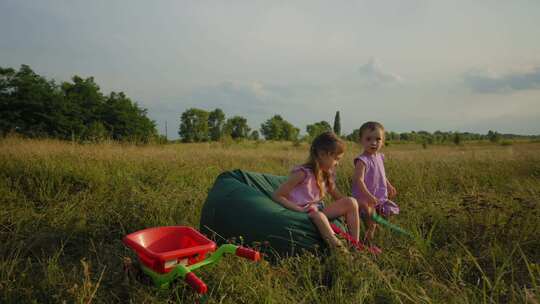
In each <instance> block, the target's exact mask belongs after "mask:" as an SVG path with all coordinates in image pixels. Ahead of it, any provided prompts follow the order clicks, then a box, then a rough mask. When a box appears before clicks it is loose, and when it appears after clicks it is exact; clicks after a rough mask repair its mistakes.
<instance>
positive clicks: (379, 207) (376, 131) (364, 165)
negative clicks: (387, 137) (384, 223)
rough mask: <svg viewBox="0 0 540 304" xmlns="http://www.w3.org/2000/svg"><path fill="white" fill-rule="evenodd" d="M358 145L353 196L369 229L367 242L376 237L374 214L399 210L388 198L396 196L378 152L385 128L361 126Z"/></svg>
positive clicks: (382, 159) (386, 214)
mask: <svg viewBox="0 0 540 304" xmlns="http://www.w3.org/2000/svg"><path fill="white" fill-rule="evenodd" d="M359 143H360V145H361V146H362V147H363V148H364V151H363V152H362V153H361V154H360V155H358V156H357V157H356V158H355V159H354V167H355V168H354V177H353V183H352V194H353V196H354V197H355V198H356V199H357V200H358V205H359V207H360V209H361V210H362V212H363V213H364V214H367V216H366V221H367V225H368V229H367V231H366V235H365V239H366V241H368V242H369V241H370V240H371V239H373V235H374V234H375V229H376V227H377V226H376V224H375V223H374V222H373V221H372V220H371V216H372V215H373V213H374V212H377V213H379V214H380V215H382V216H384V217H388V216H390V215H393V214H398V213H399V207H398V205H397V204H396V203H394V202H392V201H391V200H390V199H389V198H394V197H395V196H396V194H397V191H396V188H394V186H392V184H390V181H388V179H387V178H386V173H385V171H384V155H383V154H382V153H379V150H380V149H381V147H382V146H383V143H384V127H383V125H381V124H380V123H378V122H373V121H369V122H366V123H364V124H363V125H362V126H361V127H360V131H359Z"/></svg>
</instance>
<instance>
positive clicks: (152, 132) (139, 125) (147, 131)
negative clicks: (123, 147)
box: [100, 92, 158, 143]
mask: <svg viewBox="0 0 540 304" xmlns="http://www.w3.org/2000/svg"><path fill="white" fill-rule="evenodd" d="M100 116H101V118H100V121H102V122H103V123H104V125H105V127H106V129H107V131H108V133H109V134H110V135H111V137H112V138H113V139H115V140H123V141H132V142H144V143H147V142H149V141H150V139H151V138H153V137H157V136H158V135H157V130H156V124H155V122H154V121H153V120H150V119H149V118H148V117H147V110H146V109H144V108H140V107H139V106H138V105H137V103H135V102H133V101H132V100H131V99H130V98H129V97H127V96H126V94H124V93H123V92H111V93H110V94H109V96H107V97H106V98H105V102H104V105H103V106H102V113H100Z"/></svg>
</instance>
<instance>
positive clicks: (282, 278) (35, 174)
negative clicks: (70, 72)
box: [0, 138, 540, 303]
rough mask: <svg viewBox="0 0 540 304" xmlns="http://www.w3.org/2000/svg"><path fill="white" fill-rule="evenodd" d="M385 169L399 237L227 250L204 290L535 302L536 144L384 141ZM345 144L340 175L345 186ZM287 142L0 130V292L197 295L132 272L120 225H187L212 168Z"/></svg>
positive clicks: (263, 296)
mask: <svg viewBox="0 0 540 304" xmlns="http://www.w3.org/2000/svg"><path fill="white" fill-rule="evenodd" d="M384 152H385V154H386V159H387V162H386V169H387V173H388V175H389V178H390V179H391V180H392V182H393V183H394V184H395V185H396V187H397V188H398V191H399V197H398V200H397V201H398V202H399V203H400V205H401V207H402V210H403V212H402V214H400V215H399V216H397V217H396V218H395V219H394V221H395V222H397V223H399V224H401V225H403V226H404V227H406V228H408V229H409V230H411V231H412V232H413V233H414V235H415V239H414V240H412V241H408V240H405V239H402V238H400V237H399V236H395V235H392V234H391V233H390V232H388V231H385V230H381V231H379V233H378V236H377V241H378V243H379V244H380V246H381V247H382V248H384V250H385V252H384V254H383V255H382V256H380V257H379V258H373V257H371V256H368V255H365V254H356V253H355V254H354V258H353V259H351V260H348V259H342V258H340V257H334V256H332V257H321V256H317V255H312V254H306V255H303V256H301V257H295V258H288V259H284V260H282V261H280V262H279V263H278V264H277V265H271V264H268V263H266V262H263V263H261V264H257V265H254V264H250V263H247V262H244V261H241V260H237V259H234V258H231V259H227V260H226V261H223V262H222V263H221V264H219V265H215V266H212V267H208V268H205V269H202V272H201V273H200V277H202V278H204V280H205V281H206V282H207V284H208V286H209V288H210V294H209V299H208V300H209V302H210V303H360V302H367V303H519V302H521V303H525V302H529V303H535V302H538V301H539V295H540V290H539V285H538V284H539V279H540V266H539V265H540V237H539V234H540V233H539V232H540V223H539V218H540V207H539V194H540V153H539V152H540V144H538V143H516V144H514V145H511V146H499V145H485V144H475V145H464V146H460V147H456V146H429V147H428V149H422V146H419V145H393V146H390V147H387V148H385V151H384ZM356 153H358V148H357V147H355V146H354V145H350V146H349V149H348V151H347V154H346V157H345V160H344V161H343V163H342V164H341V166H340V169H339V172H338V177H337V179H338V186H339V187H340V188H341V189H342V191H344V192H350V177H351V175H352V169H353V168H352V158H353V157H354V155H355V154H356ZM306 157H307V146H306V145H305V144H304V145H300V146H294V145H292V144H291V143H255V142H241V143H204V144H174V145H164V146H134V145H121V144H117V143H104V144H91V145H79V144H72V143H69V142H61V141H54V140H25V139H19V138H7V139H4V140H1V141H0V204H1V208H0V242H1V244H2V246H0V302H2V303H23V302H30V303H31V302H53V303H57V302H62V301H66V302H81V303H89V302H94V303H101V302H104V303H109V302H122V303H126V302H133V303H149V302H150V303H153V302H156V303H159V302H186V303H191V302H193V301H195V300H196V296H195V295H194V294H193V293H192V292H191V291H190V290H189V289H188V288H187V287H186V286H184V285H183V284H178V285H176V286H175V287H174V288H172V289H170V290H167V291H159V290H156V289H154V288H153V287H152V286H147V285H144V284H141V283H139V282H137V281H133V280H130V279H129V278H128V277H126V276H125V275H124V273H123V268H122V259H123V257H125V256H130V255H131V254H132V253H131V252H129V250H127V249H126V248H125V247H124V246H123V245H122V243H121V238H122V237H123V236H124V235H125V234H127V233H129V232H132V231H135V230H139V229H143V228H146V227H152V226H160V225H192V226H195V227H197V226H198V220H199V216H200V210H201V206H202V204H203V202H204V200H205V198H206V194H207V191H208V189H209V188H210V187H211V185H212V183H213V181H214V179H215V177H216V176H217V175H218V174H219V173H221V172H222V171H225V170H230V169H235V168H242V169H245V170H252V171H258V172H268V173H274V174H286V173H287V172H288V170H289V169H290V168H291V167H292V166H293V165H295V164H298V163H300V162H302V161H304V159H305V158H306Z"/></svg>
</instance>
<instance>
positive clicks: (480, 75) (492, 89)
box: [463, 66, 540, 93]
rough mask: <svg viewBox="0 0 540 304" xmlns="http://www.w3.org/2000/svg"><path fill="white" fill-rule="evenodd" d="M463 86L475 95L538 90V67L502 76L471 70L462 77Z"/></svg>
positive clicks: (539, 71) (539, 70) (539, 79)
mask: <svg viewBox="0 0 540 304" xmlns="http://www.w3.org/2000/svg"><path fill="white" fill-rule="evenodd" d="M463 81H464V82H465V85H466V86H467V87H469V88H470V89H471V90H472V91H473V92H476V93H512V92H514V91H521V90H537V89H540V66H537V67H534V68H532V69H528V70H525V71H514V72H511V73H507V74H504V75H501V74H497V73H494V72H491V71H485V70H471V71H469V72H467V73H465V74H464V75H463Z"/></svg>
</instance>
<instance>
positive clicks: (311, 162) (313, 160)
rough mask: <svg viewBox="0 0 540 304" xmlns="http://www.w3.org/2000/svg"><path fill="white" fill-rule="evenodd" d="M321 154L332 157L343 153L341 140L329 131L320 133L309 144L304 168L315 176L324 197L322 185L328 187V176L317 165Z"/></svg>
mask: <svg viewBox="0 0 540 304" xmlns="http://www.w3.org/2000/svg"><path fill="white" fill-rule="evenodd" d="M322 152H325V153H328V154H332V155H339V154H341V153H343V152H345V144H344V143H343V140H341V138H339V137H338V136H337V135H336V134H335V133H334V132H331V131H327V132H324V133H321V134H320V135H319V136H317V137H316V138H315V139H314V140H313V142H312V143H311V147H310V149H309V158H308V160H307V161H306V163H305V164H304V166H305V167H308V168H310V169H311V171H313V175H315V178H316V180H317V186H318V187H319V191H320V192H321V197H323V196H324V195H325V188H326V187H323V183H324V184H326V185H328V183H329V180H330V175H329V174H328V173H327V172H323V171H322V170H321V167H320V165H319V156H320V155H321V153H322Z"/></svg>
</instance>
